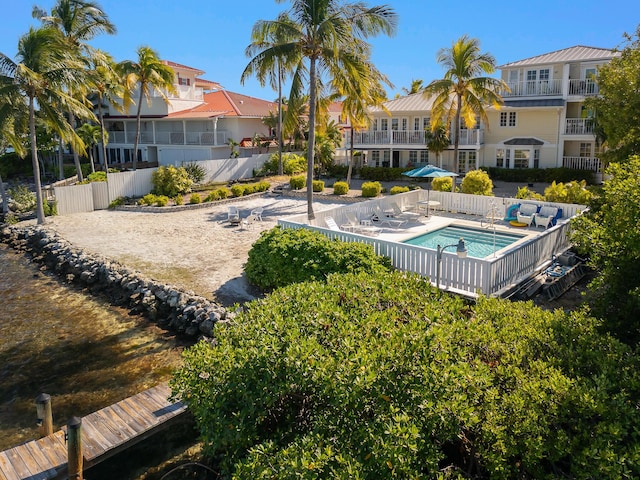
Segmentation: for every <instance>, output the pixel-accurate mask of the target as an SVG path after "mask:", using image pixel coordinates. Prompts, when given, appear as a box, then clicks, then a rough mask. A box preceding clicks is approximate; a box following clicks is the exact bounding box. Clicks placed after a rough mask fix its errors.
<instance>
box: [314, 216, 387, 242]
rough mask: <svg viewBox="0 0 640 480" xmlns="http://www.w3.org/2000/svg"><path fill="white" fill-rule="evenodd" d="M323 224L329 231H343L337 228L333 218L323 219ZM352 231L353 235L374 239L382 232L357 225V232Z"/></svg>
mask: <svg viewBox="0 0 640 480" xmlns="http://www.w3.org/2000/svg"><path fill="white" fill-rule="evenodd" d="M324 223H326V224H327V227H328V228H329V230H334V231H336V232H341V231H343V229H341V228H340V227H339V226H338V224H337V223H336V221H335V220H334V218H333V217H325V218H324ZM352 231H353V233H362V234H363V235H370V236H373V237H376V236H378V235H380V232H381V231H382V229H381V228H378V227H374V226H368V225H359V226H358V230H357V231H354V230H352Z"/></svg>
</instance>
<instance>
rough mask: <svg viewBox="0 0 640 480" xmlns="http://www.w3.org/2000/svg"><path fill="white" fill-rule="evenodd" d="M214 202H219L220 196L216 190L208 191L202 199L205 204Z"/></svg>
mask: <svg viewBox="0 0 640 480" xmlns="http://www.w3.org/2000/svg"><path fill="white" fill-rule="evenodd" d="M216 200H220V194H219V193H218V191H217V190H212V191H210V192H209V195H207V196H206V197H205V199H204V201H205V202H215V201H216Z"/></svg>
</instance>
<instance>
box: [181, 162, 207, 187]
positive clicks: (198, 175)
mask: <svg viewBox="0 0 640 480" xmlns="http://www.w3.org/2000/svg"><path fill="white" fill-rule="evenodd" d="M182 166H183V167H184V169H185V170H186V171H187V175H189V178H190V179H191V181H192V182H193V183H200V182H202V180H204V177H205V176H206V174H207V172H206V170H205V169H204V167H203V166H202V165H200V164H199V163H198V162H189V163H187V164H186V165H184V164H183V165H182Z"/></svg>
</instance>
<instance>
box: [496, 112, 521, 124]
mask: <svg viewBox="0 0 640 480" xmlns="http://www.w3.org/2000/svg"><path fill="white" fill-rule="evenodd" d="M516 118H517V117H516V112H500V126H501V127H515V126H516Z"/></svg>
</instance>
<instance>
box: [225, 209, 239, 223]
mask: <svg viewBox="0 0 640 480" xmlns="http://www.w3.org/2000/svg"><path fill="white" fill-rule="evenodd" d="M227 222H229V223H230V224H231V225H238V224H239V223H240V211H239V210H238V207H229V209H228V211H227Z"/></svg>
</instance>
